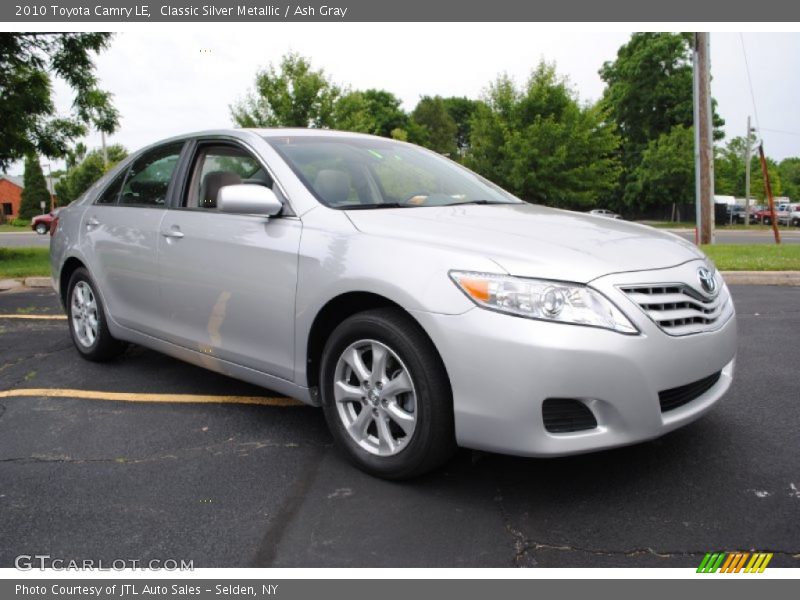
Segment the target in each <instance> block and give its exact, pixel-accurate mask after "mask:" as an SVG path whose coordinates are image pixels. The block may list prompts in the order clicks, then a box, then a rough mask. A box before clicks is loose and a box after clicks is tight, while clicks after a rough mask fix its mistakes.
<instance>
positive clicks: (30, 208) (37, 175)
mask: <svg viewBox="0 0 800 600" xmlns="http://www.w3.org/2000/svg"><path fill="white" fill-rule="evenodd" d="M23 184H24V186H25V188H24V189H23V190H22V200H21V202H20V206H19V218H20V219H32V218H33V217H35V216H36V215H40V214H42V208H41V203H42V202H44V203H45V210H47V209H49V208H50V192H49V191H48V190H47V183H46V182H45V180H44V173H43V172H42V166H41V165H40V164H39V158H38V157H37V156H36V155H35V154H30V155H28V156H26V157H25V175H24V176H23Z"/></svg>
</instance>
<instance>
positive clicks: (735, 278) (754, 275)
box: [722, 271, 800, 285]
mask: <svg viewBox="0 0 800 600" xmlns="http://www.w3.org/2000/svg"><path fill="white" fill-rule="evenodd" d="M722 277H723V278H724V279H725V283H727V284H728V285H800V271H722Z"/></svg>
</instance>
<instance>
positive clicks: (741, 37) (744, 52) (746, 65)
mask: <svg viewBox="0 0 800 600" xmlns="http://www.w3.org/2000/svg"><path fill="white" fill-rule="evenodd" d="M739 40H740V41H741V42H742V55H743V56H744V69H745V71H746V72H747V85H748V86H749V87H750V99H751V100H752V101H753V115H754V116H755V118H756V129H758V130H759V131H761V126H760V125H759V123H758V109H757V108H756V95H755V92H754V91H753V80H752V79H751V78H750V64H749V63H748V61H747V50H746V49H745V47H744V34H743V33H742V32H741V31H740V32H739Z"/></svg>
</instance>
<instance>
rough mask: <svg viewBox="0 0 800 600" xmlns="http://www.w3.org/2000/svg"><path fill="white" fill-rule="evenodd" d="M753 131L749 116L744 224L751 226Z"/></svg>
mask: <svg viewBox="0 0 800 600" xmlns="http://www.w3.org/2000/svg"><path fill="white" fill-rule="evenodd" d="M753 133H755V129H753V128H752V127H750V116H749V115H748V116H747V135H746V136H745V143H746V144H747V145H746V146H745V149H744V224H745V227H749V226H750V163H751V162H752V158H753V137H752V136H753Z"/></svg>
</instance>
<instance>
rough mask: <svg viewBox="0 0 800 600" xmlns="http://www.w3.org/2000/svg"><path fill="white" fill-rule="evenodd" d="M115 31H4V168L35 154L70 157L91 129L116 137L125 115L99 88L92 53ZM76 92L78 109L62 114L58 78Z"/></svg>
mask: <svg viewBox="0 0 800 600" xmlns="http://www.w3.org/2000/svg"><path fill="white" fill-rule="evenodd" d="M110 39H111V34H109V33H16V32H15V33H0V105H2V111H3V118H2V119H0V170H3V171H5V170H6V169H7V168H8V166H9V165H10V164H11V163H12V162H14V161H15V160H19V159H21V158H23V157H25V156H27V155H29V154H38V155H43V156H49V157H60V156H64V154H65V153H66V151H67V148H68V147H69V144H70V143H72V142H73V141H74V140H75V139H76V138H78V137H80V136H83V135H85V134H86V129H87V126H91V127H93V128H95V129H98V130H100V131H104V132H106V133H113V132H114V131H115V130H116V128H117V126H118V124H119V113H118V112H117V110H116V109H115V108H114V106H113V104H112V102H111V94H109V93H108V92H105V91H103V90H101V89H100V88H99V87H98V82H97V78H96V76H95V70H94V63H93V62H92V55H93V54H97V53H99V52H101V51H102V50H104V49H106V48H107V47H108V44H109V41H110ZM53 76H55V77H58V78H60V79H62V80H64V81H65V82H66V83H67V85H69V87H70V88H71V89H72V91H73V92H74V98H73V102H72V106H73V110H72V113H71V114H69V115H66V116H64V115H57V114H56V109H55V105H54V103H53V98H52V77H53Z"/></svg>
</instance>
